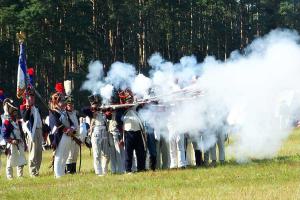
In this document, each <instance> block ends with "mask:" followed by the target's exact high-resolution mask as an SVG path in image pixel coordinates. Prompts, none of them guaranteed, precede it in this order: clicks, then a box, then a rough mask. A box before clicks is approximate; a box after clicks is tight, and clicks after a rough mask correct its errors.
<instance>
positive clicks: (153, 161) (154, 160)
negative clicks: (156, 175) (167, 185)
mask: <svg viewBox="0 0 300 200" xmlns="http://www.w3.org/2000/svg"><path fill="white" fill-rule="evenodd" d="M155 167H156V156H150V168H151V170H153V171H155Z"/></svg>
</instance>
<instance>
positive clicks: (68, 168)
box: [65, 164, 72, 174]
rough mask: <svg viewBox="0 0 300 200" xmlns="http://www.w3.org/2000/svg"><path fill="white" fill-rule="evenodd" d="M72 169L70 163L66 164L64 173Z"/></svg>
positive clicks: (68, 172)
mask: <svg viewBox="0 0 300 200" xmlns="http://www.w3.org/2000/svg"><path fill="white" fill-rule="evenodd" d="M71 171H72V164H66V169H65V173H66V174H70V173H71Z"/></svg>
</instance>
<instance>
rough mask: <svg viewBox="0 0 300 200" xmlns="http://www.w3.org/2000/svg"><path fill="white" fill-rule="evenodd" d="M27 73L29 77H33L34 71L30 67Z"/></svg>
mask: <svg viewBox="0 0 300 200" xmlns="http://www.w3.org/2000/svg"><path fill="white" fill-rule="evenodd" d="M27 73H28V75H29V76H34V69H33V68H32V67H31V68H28V69H27Z"/></svg>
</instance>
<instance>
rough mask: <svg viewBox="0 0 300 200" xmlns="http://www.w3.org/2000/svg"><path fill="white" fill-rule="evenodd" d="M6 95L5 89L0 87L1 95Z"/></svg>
mask: <svg viewBox="0 0 300 200" xmlns="http://www.w3.org/2000/svg"><path fill="white" fill-rule="evenodd" d="M2 95H4V90H3V89H2V88H0V96H2Z"/></svg>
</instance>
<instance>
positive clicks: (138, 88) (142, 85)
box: [131, 74, 152, 97]
mask: <svg viewBox="0 0 300 200" xmlns="http://www.w3.org/2000/svg"><path fill="white" fill-rule="evenodd" d="M151 86H152V81H151V79H150V78H148V77H146V76H144V75H143V74H139V75H137V76H136V77H135V79H134V81H133V83H132V86H131V88H132V92H133V93H134V94H137V95H139V96H141V97H147V95H148V93H149V89H150V88H151Z"/></svg>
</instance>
